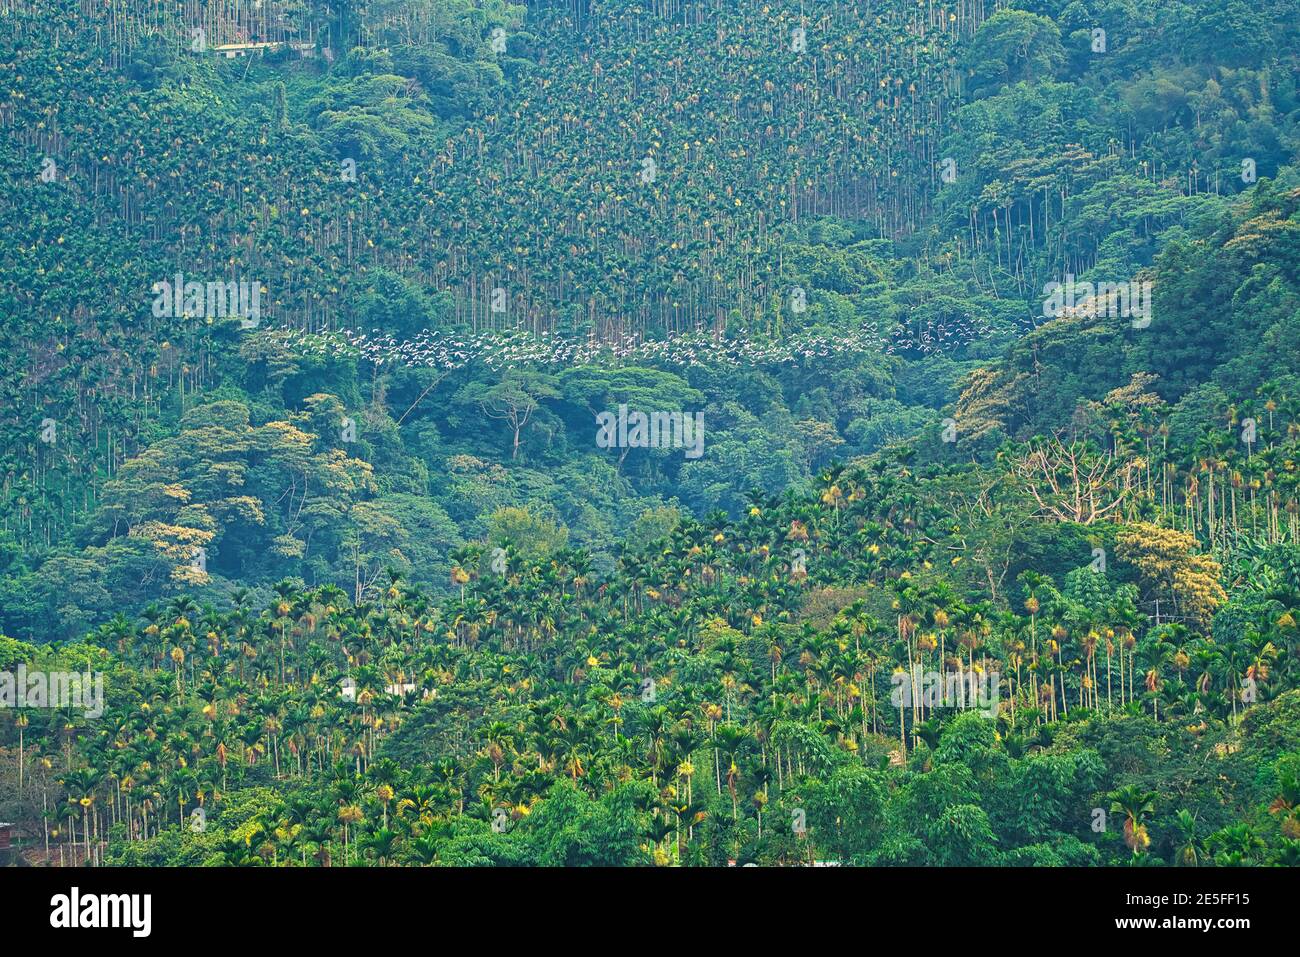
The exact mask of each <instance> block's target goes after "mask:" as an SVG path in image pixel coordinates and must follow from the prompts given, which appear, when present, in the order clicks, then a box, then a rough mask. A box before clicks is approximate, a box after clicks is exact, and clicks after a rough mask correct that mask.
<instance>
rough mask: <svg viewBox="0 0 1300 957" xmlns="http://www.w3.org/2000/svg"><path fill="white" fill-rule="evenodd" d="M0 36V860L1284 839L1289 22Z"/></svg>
mask: <svg viewBox="0 0 1300 957" xmlns="http://www.w3.org/2000/svg"><path fill="white" fill-rule="evenodd" d="M3 12H4V14H5V16H4V17H3V19H2V20H0V48H2V49H0V52H2V53H3V56H0V80H2V81H3V82H0V126H2V127H3V132H4V135H3V137H0V160H2V162H0V176H3V178H4V179H3V183H0V189H2V190H3V193H4V196H5V199H6V203H5V205H4V207H3V209H0V216H3V217H4V225H5V229H6V235H7V238H8V242H7V255H6V256H4V257H0V308H2V309H3V313H2V315H3V320H2V321H0V390H3V396H4V404H3V407H0V477H2V479H3V482H2V484H0V672H3V671H12V670H14V669H16V668H17V667H18V665H20V664H23V665H25V666H26V667H27V668H29V669H36V670H45V671H53V670H87V669H89V670H97V671H102V672H104V673H105V675H106V686H107V692H108V701H107V707H106V709H105V711H104V713H103V714H102V715H100V716H96V717H89V716H87V715H86V714H84V713H80V712H78V711H77V710H76V709H62V710H41V709H31V708H28V709H16V710H6V711H4V712H3V713H0V819H3V820H6V821H16V822H18V824H19V827H20V832H21V836H22V838H23V845H24V859H25V860H28V861H29V862H32V863H36V862H53V863H61V862H62V863H79V862H81V861H84V860H87V859H93V860H94V861H95V862H99V863H141V864H163V863H186V864H208V863H228V864H249V863H258V864H260V863H270V864H287V865H294V864H322V865H323V864H335V865H338V864H344V863H351V864H356V863H374V864H395V863H403V864H415V863H442V864H470V863H501V864H526V863H538V864H584V863H605V864H641V863H644V864H656V863H657V864H677V863H681V864H710V863H712V864H717V863H725V862H726V861H728V860H734V861H738V862H751V861H754V862H759V863H774V862H798V861H809V860H827V859H831V860H838V861H844V862H853V863H862V864H882V865H883V864H940V865H942V864H1011V865H1028V864H1056V865H1087V864H1116V863H1137V864H1160V863H1163V864H1170V865H1187V864H1198V863H1199V864H1220V865H1240V864H1256V865H1273V864H1294V863H1297V860H1298V859H1300V639H1298V638H1297V627H1296V616H1297V615H1300V465H1298V463H1300V449H1298V448H1297V446H1298V445H1300V351H1298V350H1297V349H1296V346H1295V344H1296V343H1297V342H1300V178H1298V177H1297V175H1296V168H1295V163H1296V150H1297V145H1298V144H1300V128H1298V123H1300V91H1298V90H1297V80H1298V78H1300V70H1298V69H1297V66H1298V64H1297V50H1300V26H1298V24H1300V17H1298V16H1297V14H1300V3H1297V2H1296V0H1272V2H1269V3H1266V4H1263V5H1262V6H1261V7H1260V8H1259V9H1256V8H1254V7H1249V8H1248V7H1247V6H1246V5H1244V4H1239V3H1222V2H1212V0H1190V2H1176V0H1158V2H1155V3H1144V4H1137V3H1133V2H1093V0H1088V2H1079V0H1075V2H1070V3H1065V2H1055V0H1049V2H1041V3H1039V2H1027V0H1026V2H1018V3H1015V4H1013V5H1010V6H1007V5H1003V4H996V3H992V2H989V3H985V2H981V0H969V2H958V3H950V4H940V3H931V2H928V0H924V2H922V3H919V4H918V3H903V2H887V3H881V4H872V5H866V4H862V3H856V2H848V0H843V2H827V3H819V4H815V5H807V4H804V5H801V4H796V3H793V2H786V0H768V2H766V3H759V2H755V0H716V2H715V0H701V2H686V0H645V2H642V3H636V2H632V0H603V2H598V0H590V2H587V0H563V2H559V0H557V2H535V3H528V4H518V5H512V4H507V3H503V2H499V0H483V2H472V0H370V2H364V3H354V4H348V5H343V6H342V8H341V9H334V6H333V5H331V6H328V7H327V6H325V5H321V4H315V3H313V4H305V5H302V4H282V3H270V2H264V3H257V4H248V3H245V2H243V0H226V2H220V3H198V2H189V3H185V4H178V5H172V6H161V5H157V4H142V3H137V2H134V0H127V2H122V3H114V4H110V5H108V6H106V7H101V6H96V5H94V4H89V3H84V4H83V3H77V2H71V0H39V2H35V0H10V2H7V3H5V4H4V7H3ZM1098 30H1104V37H1102V36H1099V35H1098V33H1097V31H1098ZM233 43H268V44H279V45H278V46H267V47H262V48H255V49H252V50H250V49H248V48H244V49H241V50H234V49H231V50H230V51H229V52H230V53H232V54H236V53H238V54H243V55H231V56H226V55H225V54H226V52H227V51H226V50H225V49H223V47H226V46H227V45H229V44H233ZM177 273H182V274H184V276H185V278H186V279H193V280H198V281H218V280H219V281H223V282H241V281H243V282H251V283H253V284H255V285H256V286H257V287H258V289H259V292H260V295H261V302H262V313H261V314H260V315H258V316H255V317H252V319H251V320H250V317H249V316H247V315H240V314H225V315H215V316H214V315H212V314H210V313H207V312H204V311H203V310H202V309H199V310H196V309H194V308H191V307H190V306H189V305H186V307H185V308H183V309H179V310H170V313H171V314H169V310H166V309H164V310H161V312H162V314H160V310H159V309H158V307H157V303H156V296H155V292H156V290H155V288H154V284H155V283H157V282H159V281H162V280H166V281H168V282H170V281H172V278H173V277H174V276H175V274H177ZM1069 277H1073V278H1075V279H1077V280H1078V281H1080V282H1089V283H1093V284H1097V283H1135V284H1142V283H1149V284H1150V288H1151V289H1152V291H1153V296H1154V302H1153V308H1152V310H1151V313H1150V317H1149V321H1146V322H1143V321H1130V318H1129V317H1128V316H1127V315H1125V316H1118V315H1116V314H1114V313H1113V312H1112V311H1111V310H1109V309H1108V308H1107V306H1108V304H1109V303H1108V301H1107V300H1106V299H1105V297H1103V296H1097V297H1095V298H1090V297H1089V295H1087V294H1085V295H1084V296H1083V301H1081V302H1080V303H1079V304H1075V305H1073V307H1072V308H1067V309H1065V310H1064V311H1063V314H1061V315H1059V316H1057V317H1047V316H1045V314H1044V309H1043V304H1044V298H1045V296H1044V294H1045V291H1046V289H1045V287H1046V286H1047V284H1049V283H1052V282H1058V283H1064V282H1066V281H1067V279H1068V278H1069ZM620 405H627V406H629V407H630V408H633V409H640V410H645V411H647V412H648V411H651V410H661V411H679V412H690V413H694V412H696V411H699V412H700V413H701V414H702V421H703V423H704V429H705V432H704V447H703V450H704V451H703V455H702V456H700V457H698V458H697V457H692V456H690V455H686V454H683V450H682V449H673V448H627V447H623V448H605V447H602V446H601V445H600V443H599V442H598V441H597V429H596V426H595V424H594V422H593V419H594V417H595V416H596V415H598V414H600V413H602V412H607V411H610V410H614V409H617V408H618V406H620ZM927 674H929V675H937V676H938V678H937V682H938V684H940V685H942V684H943V683H944V682H945V681H947V682H950V684H951V687H954V688H956V689H957V692H958V693H957V695H956V697H955V699H954V698H953V697H952V696H950V695H948V694H939V693H937V690H936V688H935V686H933V685H932V684H931V683H930V680H929V679H927V678H924V676H925V675H927ZM904 677H908V678H909V681H908V682H906V683H901V682H902V680H903V678H904ZM912 682H915V684H913V683H912ZM900 683H901V684H900ZM977 686H978V687H980V688H985V687H991V688H993V689H995V693H996V697H997V699H998V701H999V706H998V707H997V708H996V711H991V710H990V709H989V708H988V707H987V705H988V702H987V700H986V699H984V698H983V697H982V696H981V695H978V694H975V693H973V689H974V688H975V687H977ZM900 688H901V689H903V690H902V692H901V694H900ZM196 808H201V809H202V811H203V815H202V821H203V827H202V828H201V829H199V828H196V827H195V826H194V824H193V822H194V818H193V813H194V811H195V809H196Z"/></svg>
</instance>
